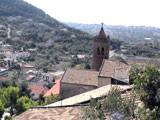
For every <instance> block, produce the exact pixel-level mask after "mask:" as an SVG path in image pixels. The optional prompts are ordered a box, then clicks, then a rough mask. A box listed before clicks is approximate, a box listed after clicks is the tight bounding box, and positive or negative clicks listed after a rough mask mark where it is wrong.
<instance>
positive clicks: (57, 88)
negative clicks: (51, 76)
mask: <svg viewBox="0 0 160 120" xmlns="http://www.w3.org/2000/svg"><path fill="white" fill-rule="evenodd" d="M59 92H60V80H59V81H57V83H56V84H55V85H53V87H52V88H51V89H50V90H49V91H48V92H46V93H45V94H44V97H46V96H50V95H51V94H53V95H56V94H59Z"/></svg>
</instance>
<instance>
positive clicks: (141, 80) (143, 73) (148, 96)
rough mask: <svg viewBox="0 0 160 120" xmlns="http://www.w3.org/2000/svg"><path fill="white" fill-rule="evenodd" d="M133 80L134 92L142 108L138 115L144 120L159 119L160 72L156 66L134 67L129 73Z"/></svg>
mask: <svg viewBox="0 0 160 120" xmlns="http://www.w3.org/2000/svg"><path fill="white" fill-rule="evenodd" d="M130 73H131V75H132V76H131V77H132V79H133V80H134V90H135V91H136V94H137V95H138V97H139V98H140V100H141V101H142V102H143V104H144V106H142V107H140V108H139V109H138V113H139V114H141V115H138V116H139V117H140V118H143V119H144V120H152V119H153V118H154V120H158V118H160V97H159V96H160V92H159V91H160V70H159V68H158V67H157V66H156V65H147V66H145V67H138V68H137V67H136V66H134V68H132V69H131V71H130Z"/></svg>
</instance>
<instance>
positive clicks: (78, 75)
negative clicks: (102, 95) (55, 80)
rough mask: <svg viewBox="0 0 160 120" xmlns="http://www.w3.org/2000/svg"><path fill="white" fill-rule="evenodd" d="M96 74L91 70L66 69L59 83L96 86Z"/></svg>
mask: <svg viewBox="0 0 160 120" xmlns="http://www.w3.org/2000/svg"><path fill="white" fill-rule="evenodd" d="M98 74H99V72H97V71H92V70H77V69H67V70H66V72H65V74H64V76H63V78H62V80H61V82H62V83H63V82H64V83H73V84H82V85H91V86H98Z"/></svg>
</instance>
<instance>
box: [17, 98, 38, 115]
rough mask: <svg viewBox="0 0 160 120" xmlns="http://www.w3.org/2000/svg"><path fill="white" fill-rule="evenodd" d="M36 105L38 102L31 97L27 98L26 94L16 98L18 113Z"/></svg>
mask: <svg viewBox="0 0 160 120" xmlns="http://www.w3.org/2000/svg"><path fill="white" fill-rule="evenodd" d="M37 105H38V102H37V101H33V100H32V99H31V98H28V97H26V96H23V97H20V98H18V99H17V104H16V110H17V114H20V113H22V112H24V111H25V110H27V109H29V108H30V107H32V106H37Z"/></svg>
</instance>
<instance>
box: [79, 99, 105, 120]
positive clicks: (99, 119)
mask: <svg viewBox="0 0 160 120" xmlns="http://www.w3.org/2000/svg"><path fill="white" fill-rule="evenodd" d="M80 118H81V119H82V120H103V119H104V118H105V116H104V111H103V109H102V103H101V102H100V101H96V100H94V99H92V100H91V102H90V104H89V106H86V107H81V112H80Z"/></svg>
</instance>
